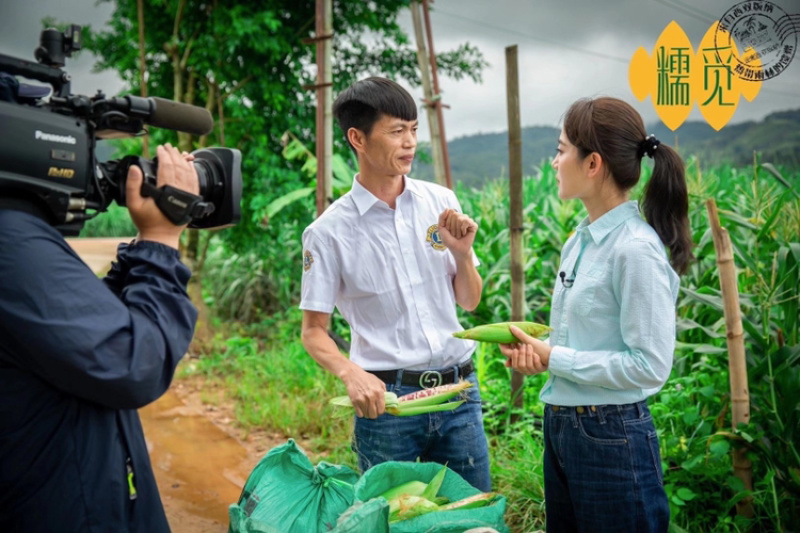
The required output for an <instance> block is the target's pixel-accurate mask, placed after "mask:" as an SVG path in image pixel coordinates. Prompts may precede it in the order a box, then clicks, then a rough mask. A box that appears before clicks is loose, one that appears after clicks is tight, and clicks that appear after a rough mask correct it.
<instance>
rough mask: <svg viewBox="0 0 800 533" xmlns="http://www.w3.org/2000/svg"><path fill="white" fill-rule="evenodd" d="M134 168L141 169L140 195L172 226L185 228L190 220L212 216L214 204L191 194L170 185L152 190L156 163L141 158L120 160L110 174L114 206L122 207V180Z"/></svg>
mask: <svg viewBox="0 0 800 533" xmlns="http://www.w3.org/2000/svg"><path fill="white" fill-rule="evenodd" d="M131 165H136V166H138V167H139V168H140V169H142V177H143V178H144V179H143V180H142V188H141V189H140V191H141V195H142V196H144V197H150V198H152V199H153V200H155V202H156V205H157V206H158V209H159V210H160V211H161V212H162V213H164V216H165V217H167V218H168V219H169V221H170V222H172V223H173V224H175V225H176V226H183V225H185V224H188V223H189V222H191V221H192V220H193V219H199V218H203V217H207V216H208V215H210V214H211V213H213V212H214V204H213V203H211V202H205V201H203V197H202V196H200V195H197V194H192V193H190V192H186V191H184V190H181V189H178V188H175V187H173V186H171V185H162V186H161V187H158V186H156V172H157V170H156V169H157V163H156V162H155V161H149V160H147V159H145V158H143V157H139V156H135V155H129V156H125V157H124V158H122V160H121V161H120V162H119V164H117V165H115V167H114V170H113V171H112V172H113V173H114V174H115V175H116V176H117V179H116V180H114V181H116V183H117V184H118V187H119V191H118V193H119V197H118V198H117V203H118V204H120V205H126V203H127V202H126V199H125V180H126V177H127V175H128V168H130V166H131Z"/></svg>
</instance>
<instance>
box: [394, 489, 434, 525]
mask: <svg viewBox="0 0 800 533" xmlns="http://www.w3.org/2000/svg"><path fill="white" fill-rule="evenodd" d="M438 510H439V506H438V505H436V504H435V503H433V502H432V501H430V500H427V499H425V498H423V497H421V496H411V495H410V494H403V495H402V496H399V497H398V498H397V499H396V510H395V511H394V512H392V502H389V523H392V522H399V521H401V520H409V519H411V518H416V517H418V516H421V515H424V514H427V513H432V512H434V511H438Z"/></svg>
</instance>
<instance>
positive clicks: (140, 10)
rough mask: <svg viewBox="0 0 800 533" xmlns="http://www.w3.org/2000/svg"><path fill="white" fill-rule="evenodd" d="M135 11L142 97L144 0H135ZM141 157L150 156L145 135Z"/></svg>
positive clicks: (144, 68)
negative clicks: (137, 21) (137, 20)
mask: <svg viewBox="0 0 800 533" xmlns="http://www.w3.org/2000/svg"><path fill="white" fill-rule="evenodd" d="M136 12H137V15H138V19H139V91H140V94H141V96H142V98H147V80H146V79H145V78H146V76H145V73H146V72H147V64H146V63H145V41H144V0H137V1H136ZM142 157H144V158H148V157H150V147H149V145H148V142H147V135H145V136H144V137H142Z"/></svg>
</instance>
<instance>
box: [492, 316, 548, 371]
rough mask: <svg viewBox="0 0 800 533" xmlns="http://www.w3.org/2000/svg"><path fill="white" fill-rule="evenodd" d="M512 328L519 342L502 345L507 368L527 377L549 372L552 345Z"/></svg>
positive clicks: (514, 327) (501, 349)
mask: <svg viewBox="0 0 800 533" xmlns="http://www.w3.org/2000/svg"><path fill="white" fill-rule="evenodd" d="M510 328H511V333H513V334H514V336H515V337H516V338H517V339H519V342H518V343H515V344H501V345H500V351H501V352H502V353H503V355H505V356H506V358H507V361H506V366H509V367H511V368H513V369H514V370H516V371H517V372H520V373H521V374H525V375H532V374H541V373H542V372H544V371H545V370H547V365H548V363H549V362H550V350H551V347H550V345H549V344H547V343H546V342H542V341H540V340H539V339H536V338H534V337H531V336H530V335H527V334H526V333H525V332H524V331H522V330H521V329H519V328H518V327H516V326H511V327H510Z"/></svg>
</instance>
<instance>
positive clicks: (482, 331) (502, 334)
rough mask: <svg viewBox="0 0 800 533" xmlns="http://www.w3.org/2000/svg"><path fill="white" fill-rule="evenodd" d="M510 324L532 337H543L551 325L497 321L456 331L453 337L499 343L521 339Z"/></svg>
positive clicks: (509, 342)
mask: <svg viewBox="0 0 800 533" xmlns="http://www.w3.org/2000/svg"><path fill="white" fill-rule="evenodd" d="M509 326H517V327H518V328H519V329H521V330H522V331H524V332H525V333H527V334H528V335H530V336H531V337H541V336H542V335H544V334H545V333H547V332H548V331H550V329H551V328H550V327H549V326H545V325H544V324H537V323H536V322H497V323H495V324H484V325H482V326H476V327H474V328H471V329H466V330H464V331H456V332H455V333H453V337H456V338H458V339H471V340H475V341H478V342H495V343H498V344H512V343H515V342H519V340H518V339H517V338H516V337H515V336H514V334H513V333H511V330H510V329H509Z"/></svg>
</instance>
